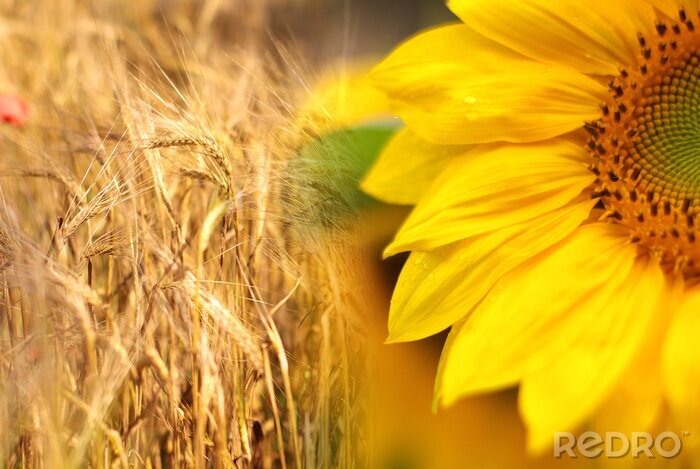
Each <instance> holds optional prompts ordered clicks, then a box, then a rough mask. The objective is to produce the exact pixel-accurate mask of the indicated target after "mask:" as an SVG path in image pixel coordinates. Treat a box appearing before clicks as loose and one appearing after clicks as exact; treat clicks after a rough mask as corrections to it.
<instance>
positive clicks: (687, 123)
mask: <svg viewBox="0 0 700 469" xmlns="http://www.w3.org/2000/svg"><path fill="white" fill-rule="evenodd" d="M448 6H449V8H450V9H451V10H452V11H453V12H454V13H455V14H456V15H457V17H458V18H459V19H460V20H461V22H460V23H458V24H450V25H445V26H441V27H438V28H435V29H432V30H429V31H426V32H423V33H421V34H419V35H417V36H415V37H413V38H411V39H409V40H408V41H407V42H405V43H404V44H402V45H401V46H399V47H398V48H397V49H396V50H395V51H394V52H392V53H391V54H390V55H389V56H388V57H387V58H386V59H385V60H384V61H383V62H382V63H381V64H380V65H378V66H377V67H376V68H375V69H374V70H373V71H372V73H371V75H370V78H371V81H372V83H373V84H374V86H376V87H377V88H378V89H379V90H381V91H382V92H383V93H384V94H385V96H386V97H387V98H388V99H389V102H390V103H391V107H392V109H393V111H394V112H395V114H397V115H398V116H399V117H401V119H402V120H403V122H404V123H405V128H403V129H402V130H400V131H399V132H398V133H397V134H396V135H395V136H394V137H393V138H392V140H391V141H390V142H389V143H388V144H387V146H386V147H385V149H384V150H383V152H382V154H381V156H380V158H379V160H378V161H377V162H376V164H375V166H374V167H373V168H372V170H371V171H370V173H369V174H368V175H367V176H366V178H365V180H364V182H363V188H364V189H365V190H366V191H367V192H369V193H370V194H372V195H374V196H375V197H377V198H380V199H383V200H385V201H388V202H391V203H396V204H409V205H414V206H415V207H414V209H413V211H412V212H411V214H410V215H409V216H408V218H407V219H406V221H405V223H404V224H403V226H402V227H401V228H400V229H399V230H398V233H397V234H396V236H395V239H394V240H393V242H392V243H391V244H390V245H389V246H388V247H387V248H386V251H385V255H387V256H389V255H393V254H396V253H399V252H404V251H410V252H411V254H410V257H409V258H408V260H407V262H406V264H405V266H404V268H403V271H402V273H401V276H400V278H399V280H398V283H397V285H396V288H395V292H394V295H393V300H392V304H391V311H390V318H389V339H388V341H389V342H401V341H411V340H417V339H421V338H424V337H427V336H430V335H433V334H435V333H438V332H440V331H442V330H444V329H446V328H449V327H451V330H450V334H449V336H448V339H447V342H446V344H445V347H444V350H443V354H442V358H441V363H440V366H439V369H438V376H437V381H436V389H435V400H436V403H438V404H441V405H449V404H451V403H454V402H455V401H456V400H457V399H459V398H461V397H463V396H466V395H470V394H474V393H479V392H487V391H492V390H497V389H500V388H505V387H510V386H514V385H519V408H520V412H521V414H522V416H523V418H524V421H525V423H526V425H527V429H528V443H529V446H530V448H531V449H532V450H535V451H536V450H542V449H544V448H547V447H550V446H551V442H552V434H553V432H557V431H567V430H570V429H575V428H577V427H579V426H580V425H582V424H584V423H586V422H590V421H592V420H595V419H596V418H598V417H596V416H601V415H607V414H606V413H605V412H604V410H606V409H607V410H609V409H611V408H614V409H615V419H616V420H615V424H616V425H618V427H617V428H618V429H620V430H623V429H629V430H635V431H642V430H644V429H645V428H649V427H651V426H652V425H654V423H655V422H659V419H660V418H662V416H663V418H667V417H668V416H670V417H668V418H671V419H672V420H671V421H672V422H673V425H674V428H677V429H679V430H680V429H682V430H684V431H689V432H691V433H690V434H691V435H693V432H695V434H696V435H697V432H698V431H700V400H699V399H698V398H699V397H700V345H698V344H697V343H696V342H697V340H698V338H700V16H699V14H698V5H697V3H696V2H695V1H690V0H687V1H686V0H667V1H647V0H589V1H587V2H581V1H578V0H577V1H574V0H558V1H552V0H509V1H493V0H452V1H450V2H449V3H448ZM666 409H668V410H666Z"/></svg>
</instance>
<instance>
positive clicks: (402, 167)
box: [362, 129, 469, 205]
mask: <svg viewBox="0 0 700 469" xmlns="http://www.w3.org/2000/svg"><path fill="white" fill-rule="evenodd" d="M468 148H469V147H464V146H452V145H435V144H432V143H429V142H428V141H426V140H423V139H422V138H420V137H419V136H418V135H416V134H415V133H413V132H411V131H410V130H408V129H402V130H400V131H398V132H397V133H396V135H395V136H394V137H392V139H391V140H390V141H389V143H387V145H386V147H385V148H384V150H382V153H381V155H380V156H379V159H378V160H377V162H376V163H375V164H374V166H373V167H372V169H371V170H370V171H369V173H368V174H367V176H365V179H364V181H362V189H363V190H364V191H365V192H367V193H368V194H370V195H372V196H374V197H376V198H377V199H380V200H383V201H385V202H389V203H392V204H399V205H402V204H405V205H414V204H416V203H417V202H418V200H419V199H420V197H421V196H422V195H423V193H424V192H425V190H426V189H427V188H428V186H430V184H431V183H432V182H433V180H434V179H435V178H436V177H437V176H438V175H439V174H440V173H441V172H442V171H443V170H444V169H445V167H446V166H447V165H448V164H449V162H450V161H451V159H452V158H453V157H454V156H456V155H459V154H461V153H464V152H465V151H467V149H468Z"/></svg>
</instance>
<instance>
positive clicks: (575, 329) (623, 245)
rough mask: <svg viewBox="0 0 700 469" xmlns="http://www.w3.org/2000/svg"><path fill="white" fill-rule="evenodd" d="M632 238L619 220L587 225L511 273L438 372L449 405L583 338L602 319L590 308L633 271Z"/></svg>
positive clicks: (458, 331)
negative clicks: (587, 328)
mask: <svg viewBox="0 0 700 469" xmlns="http://www.w3.org/2000/svg"><path fill="white" fill-rule="evenodd" d="M628 236H629V234H628V232H627V231H626V230H625V229H623V228H621V227H619V226H617V225H612V224H607V223H593V224H590V225H584V226H582V227H580V228H578V229H577V230H576V231H574V233H572V234H571V235H570V236H569V237H568V238H566V239H564V240H563V241H561V242H560V243H559V244H558V245H557V246H556V247H554V248H552V249H551V250H549V251H548V252H547V253H543V254H542V255H541V256H539V257H536V258H534V259H533V260H532V261H530V262H528V263H526V264H523V265H522V266H521V267H519V268H517V269H515V270H513V271H511V272H510V273H509V274H508V275H506V276H505V277H503V278H502V279H501V280H500V281H499V282H498V283H497V286H496V287H494V288H493V289H492V290H491V292H490V293H489V294H488V295H487V296H486V298H485V299H484V300H483V301H482V302H481V304H480V305H479V306H478V307H477V308H476V309H475V310H474V312H473V313H472V315H471V316H470V318H469V319H468V320H467V321H465V322H464V324H463V325H462V326H461V327H459V328H453V330H452V332H451V335H454V336H455V337H454V340H452V342H451V346H450V347H446V348H445V349H444V351H443V355H442V361H443V362H444V364H443V367H442V371H443V372H442V374H441V375H439V376H438V385H439V389H438V391H439V394H440V396H441V397H442V399H441V400H442V402H443V403H445V404H450V403H452V402H454V401H455V400H456V399H457V398H459V397H460V396H462V395H465V394H470V393H475V392H480V391H486V390H492V389H497V388H502V387H505V386H509V385H513V384H515V383H517V382H518V381H519V380H520V379H521V378H523V377H524V376H525V375H526V374H528V373H531V372H534V371H537V370H538V369H540V368H541V367H542V366H544V365H546V364H549V363H550V362H551V361H552V359H553V358H554V357H556V354H557V353H561V352H562V351H563V350H565V349H566V348H567V347H569V346H570V345H571V344H572V343H573V342H575V340H576V338H577V336H578V335H579V334H580V333H581V331H583V330H584V329H585V328H586V327H589V326H591V325H593V324H595V323H596V322H597V321H598V319H597V316H598V315H599V313H600V312H599V311H594V312H591V309H590V307H591V306H596V305H598V306H599V303H600V296H599V295H600V294H601V293H602V294H604V295H605V296H606V297H607V296H609V294H610V292H611V291H614V288H615V287H616V286H617V283H620V282H619V278H620V277H622V278H624V277H626V276H627V274H628V273H629V271H630V270H631V268H632V265H633V263H634V257H635V255H636V247H635V246H633V245H631V244H630V243H629V242H628ZM615 279H618V280H617V281H613V280H615ZM606 299H607V298H606Z"/></svg>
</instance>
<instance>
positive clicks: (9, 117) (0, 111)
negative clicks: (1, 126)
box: [0, 93, 29, 125]
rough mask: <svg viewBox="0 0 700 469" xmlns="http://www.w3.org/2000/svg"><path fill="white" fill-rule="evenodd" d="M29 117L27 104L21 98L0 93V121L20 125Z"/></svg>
mask: <svg viewBox="0 0 700 469" xmlns="http://www.w3.org/2000/svg"><path fill="white" fill-rule="evenodd" d="M28 118H29V106H27V103H26V102H25V101H24V100H22V99H21V98H19V97H17V96H15V95H12V94H2V93H0V121H2V122H7V123H8V124H11V125H22V124H24V123H25V122H26V121H27V119H28Z"/></svg>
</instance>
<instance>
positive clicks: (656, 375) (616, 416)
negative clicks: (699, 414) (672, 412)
mask: <svg viewBox="0 0 700 469" xmlns="http://www.w3.org/2000/svg"><path fill="white" fill-rule="evenodd" d="M659 313H660V314H659V315H658V316H659V317H657V318H655V324H656V325H657V327H654V328H653V330H652V332H651V334H650V336H651V337H649V339H648V340H645V345H644V347H643V349H642V350H640V353H638V354H637V356H636V357H635V358H634V360H632V362H631V364H630V365H629V366H628V367H627V370H626V371H625V372H624V374H623V375H622V378H620V380H619V382H618V384H617V386H616V387H615V389H614V391H613V392H611V393H610V394H609V395H608V397H607V399H605V400H604V401H603V403H602V404H601V405H600V407H599V408H598V409H597V411H596V415H595V422H594V425H595V428H594V429H595V430H596V431H599V433H605V432H610V431H615V432H622V433H625V434H628V435H629V434H631V433H632V432H642V431H649V430H651V428H652V425H654V423H655V422H656V421H657V419H658V418H659V416H660V415H661V411H662V406H663V397H664V396H663V386H662V379H661V363H660V357H659V350H661V348H662V344H663V337H664V335H665V329H666V327H665V322H667V319H668V310H667V309H666V308H663V309H662V311H659Z"/></svg>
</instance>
